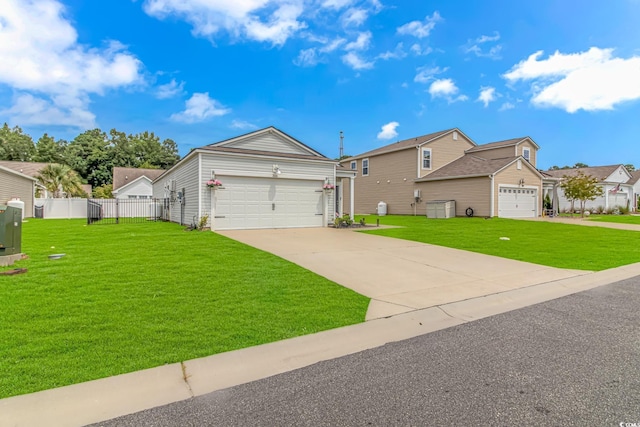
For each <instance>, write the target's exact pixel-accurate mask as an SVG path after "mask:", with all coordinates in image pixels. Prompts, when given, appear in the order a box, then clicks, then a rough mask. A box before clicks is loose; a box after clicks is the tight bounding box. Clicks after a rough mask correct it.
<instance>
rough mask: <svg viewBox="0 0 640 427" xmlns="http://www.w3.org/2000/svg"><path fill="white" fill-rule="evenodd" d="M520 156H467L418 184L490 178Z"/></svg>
mask: <svg viewBox="0 0 640 427" xmlns="http://www.w3.org/2000/svg"><path fill="white" fill-rule="evenodd" d="M518 157H519V156H513V157H504V158H501V159H484V158H482V157H478V156H474V155H472V154H465V155H464V156H462V157H460V158H459V159H457V160H454V161H453V162H451V163H449V164H448V165H445V166H443V167H441V168H440V169H438V170H436V171H434V172H431V173H430V174H429V175H427V176H425V177H424V178H420V179H417V180H416V182H423V181H433V180H440V179H447V178H454V177H465V176H485V175H486V176H489V175H491V174H493V173H496V172H497V171H499V170H500V169H502V168H504V167H505V166H507V165H508V164H509V163H512V162H513V161H514V160H516V159H517V158H518Z"/></svg>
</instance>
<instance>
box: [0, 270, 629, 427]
mask: <svg viewBox="0 0 640 427" xmlns="http://www.w3.org/2000/svg"><path fill="white" fill-rule="evenodd" d="M638 275H640V263H637V264H632V265H627V266H623V267H619V268H615V269H610V270H604V271H600V272H597V273H591V274H586V275H583V276H579V277H571V278H567V279H562V280H557V281H554V282H547V283H542V284H538V285H532V286H529V287H526V288H520V289H515V290H509V291H505V292H501V293H496V294H491V295H487V296H483V297H478V298H472V299H468V300H464V301H458V302H453V303H448V304H444V305H440V306H434V307H430V308H425V309H420V310H416V311H412V312H409V313H403V314H399V315H396V316H391V317H388V318H381V319H376V320H371V321H369V322H365V323H360V324H357V325H353V326H347V327H343V328H338V329H333V330H329V331H325V332H319V333H316V334H312V335H306V336H302V337H297V338H292V339H288V340H284V341H279V342H275V343H270V344H265V345H261V346H256V347H250V348H246V349H242V350H237V351H233V352H228V353H222V354H217V355H214V356H209V357H205V358H201V359H195V360H190V361H187V362H184V363H177V364H172V365H165V366H160V367H157V368H152V369H147V370H143V371H138V372H133V373H129V374H124V375H118V376H115V377H110V378H105V379H100V380H95V381H89V382H86V383H81V384H74V385H70V386H66V387H60V388H56V389H51V390H45V391H41V392H37V393H32V394H27V395H22V396H15V397H10V398H7V399H2V400H0V414H2V417H1V419H0V426H2V427H4V426H7V427H9V426H11V427H18V426H40V425H47V426H51V427H55V426H81V425H86V424H91V423H97V422H100V421H104V420H108V419H111V418H115V417H118V416H122V415H127V414H131V413H134V412H138V411H142V410H145V409H150V408H153V407H156V406H161V405H166V404H168V403H172V402H176V401H180V400H185V399H188V398H190V397H193V396H199V395H203V394H206V393H210V392H213V391H216V390H221V389H224V388H228V387H231V386H235V385H238V384H243V383H247V382H250V381H255V380H259V379H262V378H266V377H269V376H272V375H276V374H279V373H282V372H287V371H291V370H294V369H298V368H302V367H305V366H309V365H312V364H314V363H318V362H321V361H323V360H329V359H333V358H337V357H340V356H345V355H348V354H353V353H357V352H360V351H363V350H367V349H370V348H374V347H378V346H382V345H385V344H387V343H390V342H395V341H401V340H404V339H408V338H412V337H415V336H419V335H423V334H426V333H429V332H434V331H437V330H441V329H445V328H449V327H451V326H456V325H460V324H463V323H466V322H469V321H473V320H477V319H481V318H484V317H489V316H493V315H496V314H500V313H505V312H508V311H511V310H516V309H519V308H523V307H527V306H530V305H533V304H537V303H540V302H544V301H549V300H552V299H555V298H559V297H563V296H566V295H570V294H573V293H577V292H581V291H585V290H588V289H592V288H595V287H598V286H602V285H607V284H610V283H614V282H617V281H621V280H624V279H629V278H631V277H635V276H638Z"/></svg>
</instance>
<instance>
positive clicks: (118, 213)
mask: <svg viewBox="0 0 640 427" xmlns="http://www.w3.org/2000/svg"><path fill="white" fill-rule="evenodd" d="M116 224H120V205H119V204H118V199H117V198H116Z"/></svg>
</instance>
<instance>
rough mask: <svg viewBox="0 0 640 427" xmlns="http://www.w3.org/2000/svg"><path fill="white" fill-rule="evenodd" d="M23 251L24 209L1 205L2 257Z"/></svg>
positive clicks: (0, 246) (0, 247)
mask: <svg viewBox="0 0 640 427" xmlns="http://www.w3.org/2000/svg"><path fill="white" fill-rule="evenodd" d="M21 252H22V209H20V208H16V207H13V206H6V205H0V257H1V256H5V255H16V254H19V253H21Z"/></svg>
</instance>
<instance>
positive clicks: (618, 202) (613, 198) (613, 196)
mask: <svg viewBox="0 0 640 427" xmlns="http://www.w3.org/2000/svg"><path fill="white" fill-rule="evenodd" d="M627 199H628V196H627V193H620V192H617V193H609V207H610V208H615V207H616V206H618V207H623V208H626V207H627Z"/></svg>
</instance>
